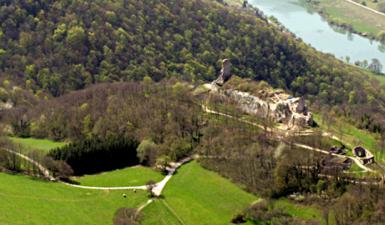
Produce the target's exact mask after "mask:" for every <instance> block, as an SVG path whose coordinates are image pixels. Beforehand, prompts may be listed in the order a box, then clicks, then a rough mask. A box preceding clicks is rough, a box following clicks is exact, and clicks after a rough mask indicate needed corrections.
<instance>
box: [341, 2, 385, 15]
mask: <svg viewBox="0 0 385 225" xmlns="http://www.w3.org/2000/svg"><path fill="white" fill-rule="evenodd" d="M345 1H346V2H349V3H351V4H354V5H356V6H359V7H361V8H364V9H366V10H369V11H371V12H373V13H375V14H377V15H381V16H385V13H382V12H380V11H377V10H375V9H372V8H370V7H367V6H364V5H362V4H360V3H358V2H355V1H353V0H345Z"/></svg>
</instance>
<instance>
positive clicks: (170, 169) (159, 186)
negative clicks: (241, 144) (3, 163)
mask: <svg viewBox="0 0 385 225" xmlns="http://www.w3.org/2000/svg"><path fill="white" fill-rule="evenodd" d="M0 150H3V151H6V152H8V153H11V154H14V155H16V156H18V157H20V158H22V159H24V160H26V161H28V162H30V163H32V164H33V165H35V166H36V167H37V168H38V169H39V170H40V172H41V173H42V174H43V175H44V177H45V178H47V179H48V180H50V181H58V182H60V183H62V184H64V185H67V186H70V187H74V188H81V189H92V190H110V191H114V190H147V188H148V186H147V185H142V186H121V187H96V186H84V185H77V184H71V183H68V182H64V181H60V180H57V179H56V178H55V177H53V176H52V174H51V172H50V171H49V170H48V169H47V168H46V167H44V166H43V165H42V164H41V163H39V162H38V161H36V160H34V159H32V158H30V157H29V156H27V155H25V154H22V153H20V152H16V151H14V150H11V149H8V148H0ZM194 158H195V156H190V157H186V158H184V159H182V160H180V161H179V162H176V163H170V167H168V168H167V170H168V174H167V176H165V177H164V178H163V180H162V181H160V182H158V183H156V184H155V187H154V188H153V189H152V192H153V193H154V195H155V196H160V195H161V194H162V192H163V189H164V188H165V186H166V184H167V183H168V182H169V181H170V179H171V178H172V176H173V175H174V174H175V172H176V170H177V169H178V168H179V167H180V166H182V165H183V164H185V163H187V162H189V161H191V160H193V159H194Z"/></svg>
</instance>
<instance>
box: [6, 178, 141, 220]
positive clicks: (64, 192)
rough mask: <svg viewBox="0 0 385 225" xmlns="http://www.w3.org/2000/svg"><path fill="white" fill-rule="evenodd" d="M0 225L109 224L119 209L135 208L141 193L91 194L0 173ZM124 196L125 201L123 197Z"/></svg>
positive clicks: (92, 191)
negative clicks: (125, 196)
mask: <svg viewBox="0 0 385 225" xmlns="http://www.w3.org/2000/svg"><path fill="white" fill-rule="evenodd" d="M0 190H1V192H0V196H1V197H0V212H1V213H0V224H12V225H18V224H20V225H21V224H23V225H29V224H31V225H32V224H36V225H40V224H45V225H49V224H52V225H54V224H61V225H66V224H68V225H73V224H82V225H88V224H89V225H95V224H103V225H108V224H112V219H113V215H114V213H115V211H116V210H117V209H118V208H121V207H138V206H139V205H141V204H143V202H145V201H146V200H147V194H146V192H144V191H137V192H136V193H134V192H132V191H94V190H82V189H77V188H72V187H68V186H65V185H63V184H60V183H52V182H44V181H40V180H34V179H32V178H29V177H27V176H22V175H9V174H5V173H0ZM123 193H125V194H126V195H127V198H123V197H122V194H123Z"/></svg>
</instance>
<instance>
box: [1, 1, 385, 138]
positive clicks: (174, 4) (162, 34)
mask: <svg viewBox="0 0 385 225" xmlns="http://www.w3.org/2000/svg"><path fill="white" fill-rule="evenodd" d="M0 19H1V21H4V22H3V23H2V24H1V26H0V28H1V30H0V58H1V62H0V71H1V74H2V75H1V78H2V79H3V81H6V82H11V84H10V85H8V86H7V87H3V88H2V89H1V92H0V93H1V95H2V99H3V100H4V101H6V100H7V99H12V98H11V97H12V96H13V95H14V93H13V92H14V91H13V89H12V87H13V86H15V85H18V86H21V87H22V89H25V90H27V91H28V93H31V95H34V96H35V98H38V99H41V98H44V97H48V96H46V94H48V95H49V96H60V95H62V94H64V93H67V92H69V91H70V90H77V89H82V88H84V87H87V86H89V85H91V84H93V83H99V82H112V81H128V80H142V79H143V77H145V76H150V77H151V78H152V79H153V80H154V81H160V80H162V79H164V78H171V77H178V78H180V79H183V80H185V81H190V82H193V83H194V82H199V81H210V80H213V79H214V78H215V77H216V74H217V73H218V71H219V67H220V65H219V63H218V61H219V60H220V59H222V58H229V59H230V60H231V62H232V64H233V73H234V74H236V75H238V76H241V77H246V78H252V79H255V80H265V81H267V82H268V83H269V84H270V85H272V86H273V87H279V88H283V89H285V90H288V91H290V92H292V93H293V94H294V95H306V96H307V97H308V99H310V100H311V102H312V103H313V104H314V105H315V106H320V105H321V106H329V107H330V108H331V109H330V110H333V111H335V112H336V113H337V114H338V115H340V116H346V117H348V118H351V122H353V123H355V124H356V125H357V126H358V127H360V128H365V129H369V130H371V131H374V132H380V131H382V130H383V124H384V119H383V118H382V117H381V115H382V113H384V111H383V110H384V109H383V108H382V107H379V106H380V105H382V104H384V102H385V101H384V96H385V95H384V88H383V87H381V84H380V83H379V82H377V81H376V80H375V79H374V78H371V76H370V75H368V72H367V71H364V70H360V69H359V68H355V67H353V66H349V65H345V64H344V63H343V62H341V61H339V60H336V59H335V58H334V57H333V56H331V55H325V54H321V53H318V52H316V51H315V50H314V49H312V48H311V47H309V46H307V45H305V44H304V43H303V42H302V41H301V40H298V39H296V38H295V37H294V36H293V35H292V34H290V33H287V32H281V31H280V30H279V29H278V28H275V27H273V26H272V25H270V24H268V23H267V22H266V21H265V20H264V18H260V17H259V14H258V13H256V12H255V11H253V9H237V8H234V7H229V6H226V4H224V3H223V2H222V1H210V0H194V1H188V0H179V1H177V0H171V1H166V0H148V1H145V2H144V1H129V0H124V1H102V0H97V1H92V2H84V1H78V0H74V1H65V0H62V1H52V0H44V1H43V0H38V1H27V0H16V1H8V0H7V1H3V2H2V5H1V8H0ZM29 101H31V100H30V99H28V100H27V101H22V103H25V102H27V103H28V102H29ZM17 103H18V104H20V101H19V102H17Z"/></svg>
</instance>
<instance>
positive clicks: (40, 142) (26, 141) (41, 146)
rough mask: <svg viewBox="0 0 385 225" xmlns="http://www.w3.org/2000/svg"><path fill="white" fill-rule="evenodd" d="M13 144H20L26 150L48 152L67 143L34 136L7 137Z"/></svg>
mask: <svg viewBox="0 0 385 225" xmlns="http://www.w3.org/2000/svg"><path fill="white" fill-rule="evenodd" d="M9 139H10V140H11V141H12V142H14V143H15V144H20V145H21V146H22V147H23V148H26V149H27V150H41V151H43V152H48V151H49V150H51V149H54V148H59V147H63V146H64V145H66V144H67V143H65V142H55V141H51V140H47V139H35V138H17V137H10V138H9Z"/></svg>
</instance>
